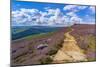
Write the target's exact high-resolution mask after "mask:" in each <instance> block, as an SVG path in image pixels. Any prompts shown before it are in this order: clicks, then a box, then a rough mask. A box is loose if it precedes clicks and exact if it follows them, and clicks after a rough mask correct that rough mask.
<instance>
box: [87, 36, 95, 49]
mask: <svg viewBox="0 0 100 67" xmlns="http://www.w3.org/2000/svg"><path fill="white" fill-rule="evenodd" d="M88 40H89V45H88V47H89V48H91V49H94V50H95V49H96V37H95V36H92V35H90V36H89V37H88Z"/></svg>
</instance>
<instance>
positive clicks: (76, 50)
mask: <svg viewBox="0 0 100 67" xmlns="http://www.w3.org/2000/svg"><path fill="white" fill-rule="evenodd" d="M62 45H63V47H62V48H61V49H60V50H58V52H57V54H56V55H55V56H54V58H53V63H64V62H79V61H87V59H86V55H85V54H84V53H83V52H82V49H81V48H80V47H79V46H78V45H77V41H76V40H75V38H74V37H73V36H72V35H70V32H67V33H65V39H64V43H63V44H62Z"/></svg>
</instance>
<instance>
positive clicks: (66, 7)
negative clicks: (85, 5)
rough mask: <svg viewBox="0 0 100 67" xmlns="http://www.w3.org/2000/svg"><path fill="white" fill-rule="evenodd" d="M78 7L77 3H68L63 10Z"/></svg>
mask: <svg viewBox="0 0 100 67" xmlns="http://www.w3.org/2000/svg"><path fill="white" fill-rule="evenodd" d="M75 7H77V6H76V5H66V6H65V7H64V8H63V10H72V9H73V8H75Z"/></svg>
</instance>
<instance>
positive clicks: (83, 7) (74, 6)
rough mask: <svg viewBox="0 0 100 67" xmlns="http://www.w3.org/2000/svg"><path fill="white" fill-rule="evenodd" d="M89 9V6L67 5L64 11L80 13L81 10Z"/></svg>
mask: <svg viewBox="0 0 100 67" xmlns="http://www.w3.org/2000/svg"><path fill="white" fill-rule="evenodd" d="M85 8H87V6H81V5H66V6H65V7H64V8H63V10H64V11H66V10H70V11H74V12H78V11H80V10H83V9H85Z"/></svg>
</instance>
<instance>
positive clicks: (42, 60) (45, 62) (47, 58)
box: [40, 56, 53, 64]
mask: <svg viewBox="0 0 100 67" xmlns="http://www.w3.org/2000/svg"><path fill="white" fill-rule="evenodd" d="M52 61H53V60H52V59H51V58H50V56H47V57H46V58H42V59H40V63H41V64H49V63H51V62H52Z"/></svg>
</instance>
